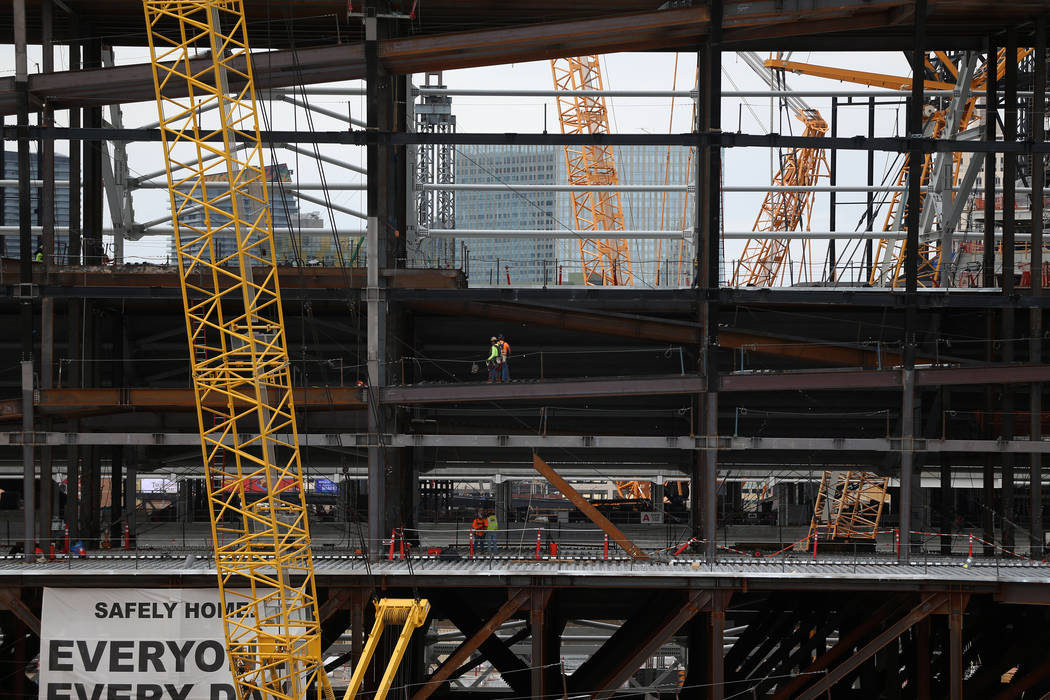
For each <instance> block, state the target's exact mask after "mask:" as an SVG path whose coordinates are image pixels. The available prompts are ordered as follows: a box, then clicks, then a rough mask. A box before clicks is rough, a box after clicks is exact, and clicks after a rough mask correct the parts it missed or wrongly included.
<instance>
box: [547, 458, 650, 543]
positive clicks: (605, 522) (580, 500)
mask: <svg viewBox="0 0 1050 700" xmlns="http://www.w3.org/2000/svg"><path fill="white" fill-rule="evenodd" d="M532 466H533V467H535V468H536V471H538V472H539V473H540V474H542V475H543V476H544V478H546V479H547V481H549V482H550V483H551V484H552V485H553V486H554V488H556V489H558V490H559V491H561V493H562V495H563V496H565V497H566V498H567V499H569V501H570V502H571V503H572V504H573V505H574V506H576V507H577V508H579V509H580V512H582V513H583V514H584V515H586V516H587V517H588V518H590V519H591V522H593V523H594V524H595V525H597V526H598V527H599V528H601V530H602V532H604V533H605V534H607V535H608V536H609V539H611V540H612V541H613V542H615V543H616V544H617V545H619V547H620V548H621V549H622V550H623V551H625V552H627V554H629V555H630V556H631V558H632V559H635V560H640V559H648V558H649V555H648V554H646V553H645V552H643V551H642V550H641V548H639V547H638V545H636V544H635V543H634V542H631V541H630V540H629V539H627V535H625V534H623V532H621V531H620V528H618V527H616V526H615V525H613V524H612V522H611V521H610V520H609V519H608V518H606V517H605V516H604V515H602V514H601V513H600V512H598V509H597V508H595V507H594V506H592V505H591V502H590V501H588V500H587V499H586V498H584V497H583V496H581V495H580V493H579V491H577V490H576V489H574V488H573V487H572V486H570V485H569V482H568V481H566V480H565V479H563V478H561V476H560V475H559V474H558V472H556V471H554V470H553V469H551V465H549V464H547V463H546V462H545V461H543V460H542V459H541V458H540V456H539V455H538V454H533V455H532Z"/></svg>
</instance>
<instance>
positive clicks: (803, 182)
mask: <svg viewBox="0 0 1050 700" xmlns="http://www.w3.org/2000/svg"><path fill="white" fill-rule="evenodd" d="M740 57H741V58H742V59H743V60H744V62H745V63H747V64H748V65H750V66H751V68H752V69H753V70H754V71H755V72H756V73H758V75H759V76H760V77H761V78H762V79H763V80H765V81H766V82H767V83H768V84H769V86H770V87H773V80H772V78H771V77H770V75H769V73H768V72H767V71H766V70H764V67H763V65H762V62H761V59H759V58H758V55H757V54H755V53H753V52H741V53H740ZM787 102H788V107H789V108H790V109H791V111H792V112H793V113H794V116H795V118H796V119H798V120H799V121H801V122H802V123H803V124H804V125H805V129H804V130H803V132H802V135H803V136H810V137H821V136H824V135H825V134H827V132H828V123H827V122H826V121H824V118H823V117H822V116H821V115H820V112H818V111H817V110H815V109H813V108H812V107H810V106H809V105H807V104H806V103H805V102H803V101H802V100H801V99H799V98H797V97H791V98H788V100H787ZM829 174H830V167H829V165H828V159H827V155H826V153H825V150H824V149H823V148H795V149H792V150H791V151H789V152H788V153H787V154H786V155H784V156H782V157H781V163H780V171H779V172H778V173H777V174H776V175H775V176H774V177H773V182H772V185H773V186H774V189H771V190H770V191H769V192H768V193H766V197H765V199H764V200H763V202H762V209H761V210H760V211H759V214H758V218H756V219H755V225H754V226H753V227H752V228H751V230H752V231H755V232H766V231H783V232H789V231H806V230H809V226H810V221H811V219H812V216H813V203H814V201H815V200H816V194H815V193H814V192H799V191H791V190H782V189H780V187H799V186H812V185H816V184H817V182H818V181H819V180H820V179H821V178H827V177H829ZM790 255H791V239H790V238H788V237H784V238H752V239H750V240H749V241H748V242H747V244H746V245H745V246H744V251H743V253H742V254H741V255H740V259H739V260H738V261H737V263H736V265H735V266H734V268H733V279H732V285H733V286H734V287H739V286H758V287H771V286H774V285H776V284H780V283H782V282H783V280H784V277H788V278H789V279H791V280H792V281H798V282H804V281H808V280H809V277H810V272H811V271H810V265H811V263H812V260H811V257H810V247H809V241H807V240H804V239H803V240H802V242H801V250H800V253H799V255H798V259H799V262H800V267H799V274H798V277H797V278H796V276H795V275H794V274H793V273H792V271H791V268H790V264H789V266H788V267H787V268H785V266H784V263H785V262H788V261H789V256H790ZM785 272H786V273H787V274H785Z"/></svg>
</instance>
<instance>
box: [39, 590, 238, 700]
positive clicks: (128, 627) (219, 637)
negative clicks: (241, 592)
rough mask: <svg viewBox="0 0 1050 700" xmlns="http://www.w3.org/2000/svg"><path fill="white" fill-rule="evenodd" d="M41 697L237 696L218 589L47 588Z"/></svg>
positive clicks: (219, 699) (207, 699)
mask: <svg viewBox="0 0 1050 700" xmlns="http://www.w3.org/2000/svg"><path fill="white" fill-rule="evenodd" d="M40 622H41V630H40V631H41V634H40V637H41V640H40V641H41V646H40V698H41V700H235V698H236V694H235V693H234V690H233V677H232V675H231V674H230V670H229V664H228V662H227V658H226V647H225V641H224V639H225V638H224V636H223V630H222V610H221V608H220V605H219V592H218V590H216V589H192V588H153V589H141V588H45V589H44V605H43V619H42V620H41V621H40Z"/></svg>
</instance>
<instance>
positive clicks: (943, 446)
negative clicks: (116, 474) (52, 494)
mask: <svg viewBox="0 0 1050 700" xmlns="http://www.w3.org/2000/svg"><path fill="white" fill-rule="evenodd" d="M24 435H28V436H29V440H30V442H31V443H32V444H34V445H47V446H52V447H58V446H62V445H139V446H165V445H166V446H190V445H193V446H196V445H198V444H200V435H198V434H196V433H104V432H97V433H56V432H34V433H22V432H18V431H11V432H0V445H22V444H23V442H24V440H23V436H24ZM279 437H285V436H279ZM299 442H300V444H301V445H303V446H310V447H331V448H365V447H373V446H374V447H395V448H396V447H466V448H469V447H474V448H485V449H493V448H508V449H519V450H532V449H544V448H563V449H607V450H608V449H613V450H617V449H634V450H704V449H708V443H709V442H710V443H711V446H712V447H713V448H714V449H717V450H720V451H723V452H735V451H749V452H753V451H755V450H772V451H792V450H803V451H817V452H900V451H911V452H926V453H939V452H959V453H966V452H981V453H993V454H1002V453H1011V454H1030V453H1039V454H1047V453H1050V440H940V439H936V440H934V439H931V440H926V439H913V440H902V439H900V438H837V437H728V436H713V437H705V436H688V435H680V436H667V437H660V436H658V435H545V436H541V435H409V434H384V435H383V436H382V440H381V441H374V440H373V438H372V437H371V436H370V435H369V434H367V433H300V434H299Z"/></svg>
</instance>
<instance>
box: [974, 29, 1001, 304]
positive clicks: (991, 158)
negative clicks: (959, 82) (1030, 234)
mask: <svg viewBox="0 0 1050 700" xmlns="http://www.w3.org/2000/svg"><path fill="white" fill-rule="evenodd" d="M996 56H997V50H996V46H995V39H994V37H993V36H992V35H989V36H988V56H987V58H986V59H985V69H984V72H985V76H986V78H985V85H984V138H985V140H986V141H995V140H996V135H997V132H998V130H997V129H996V114H997V113H998V108H999V97H998V94H997V88H998V85H997V83H998V80H999V76H998V73H997V70H998V66H997V65H996V63H997V61H996ZM975 157H976V156H975ZM995 161H996V154H995V153H994V152H992V151H989V152H988V153H986V154H985V156H984V251H983V255H982V265H981V269H982V270H983V275H982V281H981V283H982V285H983V286H985V287H994V286H995Z"/></svg>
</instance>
